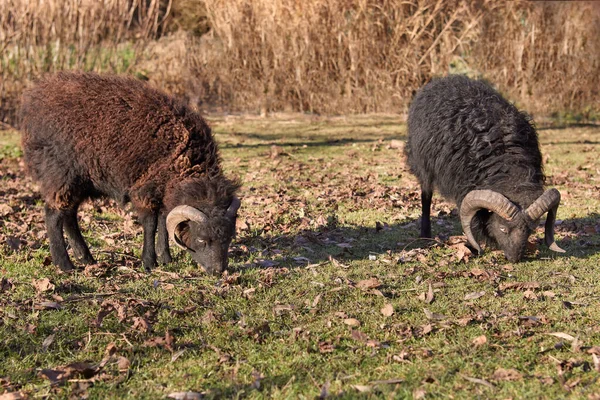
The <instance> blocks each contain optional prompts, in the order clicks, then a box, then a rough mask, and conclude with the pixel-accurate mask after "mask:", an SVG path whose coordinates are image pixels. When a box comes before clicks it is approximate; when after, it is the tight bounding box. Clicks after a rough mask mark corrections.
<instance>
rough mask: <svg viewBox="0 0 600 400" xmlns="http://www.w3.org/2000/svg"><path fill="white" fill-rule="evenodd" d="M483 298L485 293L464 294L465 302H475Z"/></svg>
mask: <svg viewBox="0 0 600 400" xmlns="http://www.w3.org/2000/svg"><path fill="white" fill-rule="evenodd" d="M483 296H485V291H481V292H472V293H467V294H465V300H475V299H478V298H480V297H483Z"/></svg>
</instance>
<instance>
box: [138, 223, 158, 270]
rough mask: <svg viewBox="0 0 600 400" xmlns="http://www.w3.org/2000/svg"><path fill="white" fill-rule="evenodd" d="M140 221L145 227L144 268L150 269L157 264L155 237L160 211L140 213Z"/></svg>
mask: <svg viewBox="0 0 600 400" xmlns="http://www.w3.org/2000/svg"><path fill="white" fill-rule="evenodd" d="M139 217H140V223H141V224H142V227H143V229H144V247H143V248H142V263H143V264H144V269H146V271H150V270H151V269H152V268H154V267H155V266H156V251H155V248H154V238H155V236H156V227H157V225H158V211H156V212H152V211H150V212H144V213H140V216H139Z"/></svg>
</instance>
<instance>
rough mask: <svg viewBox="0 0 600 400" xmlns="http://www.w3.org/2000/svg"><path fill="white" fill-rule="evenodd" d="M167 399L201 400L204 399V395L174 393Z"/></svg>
mask: <svg viewBox="0 0 600 400" xmlns="http://www.w3.org/2000/svg"><path fill="white" fill-rule="evenodd" d="M167 397H168V398H169V399H175V400H200V399H203V398H204V395H203V394H202V393H198V392H174V393H169V395H168V396H167Z"/></svg>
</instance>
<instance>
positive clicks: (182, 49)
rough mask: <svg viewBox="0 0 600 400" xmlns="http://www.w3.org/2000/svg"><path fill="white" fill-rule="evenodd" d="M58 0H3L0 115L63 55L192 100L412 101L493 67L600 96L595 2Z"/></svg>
mask: <svg viewBox="0 0 600 400" xmlns="http://www.w3.org/2000/svg"><path fill="white" fill-rule="evenodd" d="M56 4H59V3H58V2H57V1H56V0H31V1H25V0H3V1H2V2H0V26H1V27H2V32H1V33H0V50H2V51H3V52H2V55H1V57H0V77H1V78H2V82H0V96H1V99H0V101H2V102H3V104H0V120H3V119H4V120H5V121H11V120H12V119H11V113H12V112H13V110H14V107H12V106H13V103H14V102H13V103H10V101H9V102H8V103H6V99H9V100H10V99H14V98H15V97H14V94H15V93H18V91H19V90H20V89H21V88H22V86H23V85H24V84H25V83H26V82H27V81H28V80H29V79H31V78H34V77H36V76H37V75H39V74H40V73H41V72H45V71H53V70H58V69H64V68H79V69H94V70H112V71H117V72H130V73H133V72H135V73H139V74H142V75H144V76H145V77H147V78H148V79H150V80H151V81H153V84H154V85H156V86H159V87H163V88H165V89H166V90H168V91H170V92H172V93H174V94H176V95H178V96H181V97H185V98H187V99H188V100H189V101H190V102H191V103H194V104H202V105H209V104H210V105H220V106H222V107H224V108H227V109H229V110H232V111H251V112H258V111H260V112H262V113H265V112H269V111H279V110H284V111H307V112H315V113H327V114H337V113H363V112H392V113H398V112H404V111H405V110H406V107H407V105H408V103H409V101H410V99H411V97H412V95H413V93H414V92H415V90H416V89H418V88H419V87H420V86H421V85H423V84H424V83H425V82H427V81H428V80H429V79H431V78H432V77H433V76H437V75H444V74H447V73H449V72H460V73H467V74H470V75H473V76H483V77H485V78H487V79H488V80H490V81H491V82H493V83H494V84H495V85H497V86H498V87H499V88H500V89H501V90H502V91H503V92H505V93H507V94H508V95H509V97H510V98H511V99H512V100H514V101H516V102H517V103H519V104H520V105H521V106H523V107H525V108H526V109H527V110H529V111H530V112H534V113H550V112H553V111H569V110H570V111H574V112H582V113H588V114H590V113H591V112H593V111H598V108H599V105H598V104H599V102H598V90H599V89H598V88H599V87H600V82H599V80H600V74H599V70H600V52H599V51H598V49H600V4H598V3H594V2H521V1H516V2H498V1H494V0H474V1H459V0H306V1H298V0H173V2H172V4H171V0H168V1H167V0H127V1H125V0H103V1H99V2H96V1H93V0H66V1H64V2H61V4H63V5H62V6H61V7H58V6H57V5H56ZM99 4H101V5H99ZM171 5H172V9H171ZM170 11H172V12H170ZM165 16H169V17H168V19H167V22H166V24H167V26H165V21H164V19H163V18H164V17H165ZM163 28H164V29H163ZM177 29H179V31H178V32H175V33H173V32H174V31H175V30H177ZM207 29H208V32H207V33H205V32H206V31H207ZM184 30H187V31H184ZM165 32H167V33H168V34H165ZM161 34H162V37H160V38H159V40H148V39H155V38H157V36H161ZM140 43H141V45H140ZM140 49H145V50H144V52H143V54H142V53H141V51H140Z"/></svg>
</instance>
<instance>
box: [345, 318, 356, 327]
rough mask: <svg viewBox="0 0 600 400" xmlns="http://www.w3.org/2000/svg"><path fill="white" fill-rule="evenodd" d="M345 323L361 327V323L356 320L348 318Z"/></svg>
mask: <svg viewBox="0 0 600 400" xmlns="http://www.w3.org/2000/svg"><path fill="white" fill-rule="evenodd" d="M344 323H345V324H346V325H349V326H360V321H359V320H357V319H356V318H346V319H344Z"/></svg>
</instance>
